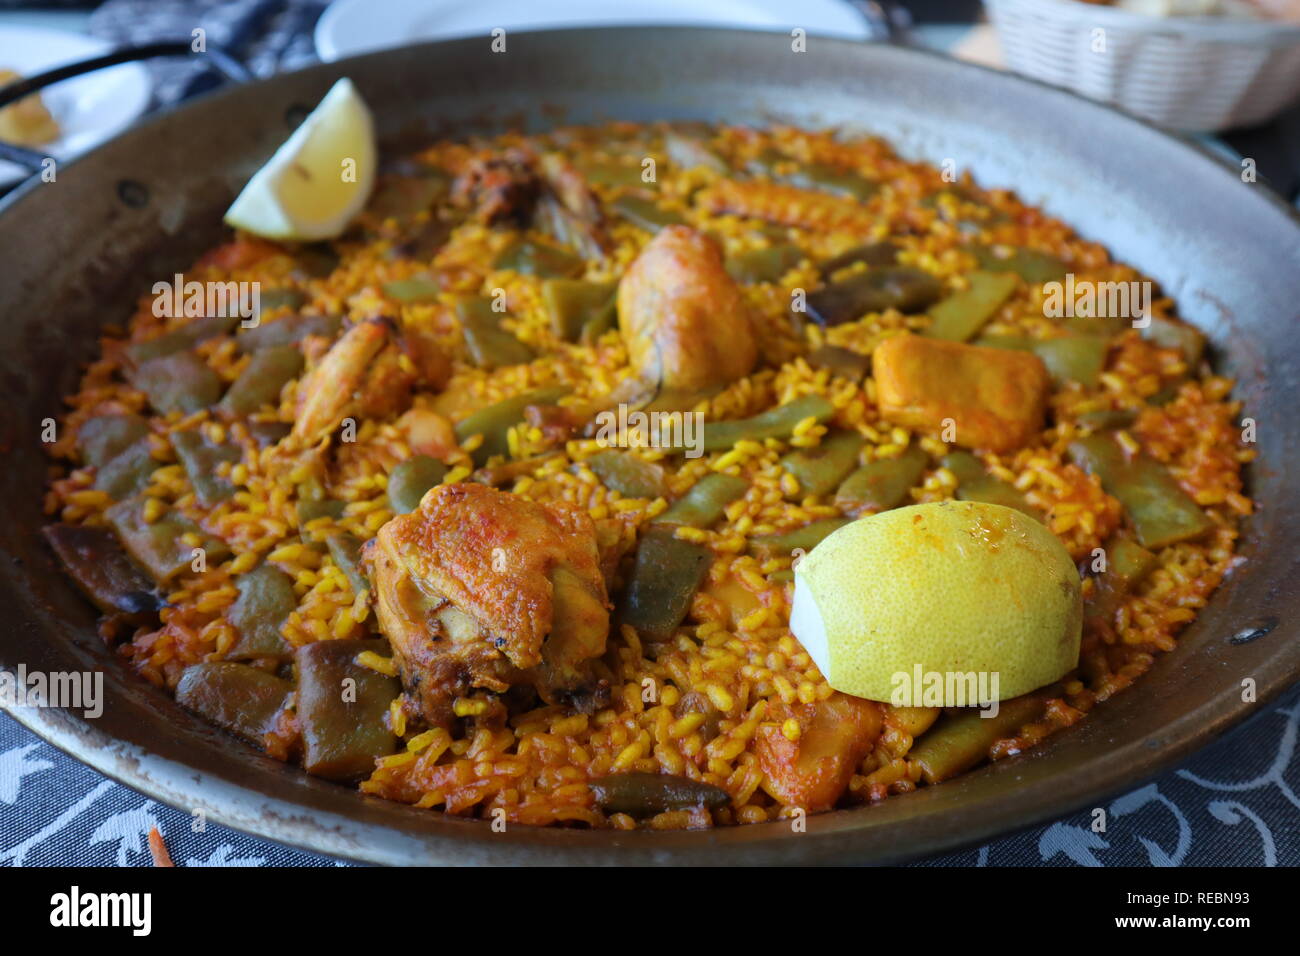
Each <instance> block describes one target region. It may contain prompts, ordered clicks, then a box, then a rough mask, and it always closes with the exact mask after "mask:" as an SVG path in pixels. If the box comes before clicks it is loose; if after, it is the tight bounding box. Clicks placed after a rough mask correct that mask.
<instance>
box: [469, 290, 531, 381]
mask: <svg viewBox="0 0 1300 956" xmlns="http://www.w3.org/2000/svg"><path fill="white" fill-rule="evenodd" d="M503 314H504V313H501V312H496V311H494V310H493V308H492V300H490V299H485V298H482V297H481V296H462V297H461V298H459V299H457V301H456V315H457V317H458V318H459V319H460V324H461V330H462V331H463V332H464V334H465V346H466V348H468V349H469V354H470V358H472V359H473V361H474V364H475V365H476V366H478V367H479V368H486V369H491V368H499V367H501V366H503V365H524V364H526V363H528V362H531V361H532V360H533V359H535V358H537V354H536V353H535V352H534V351H533V350H532V349H530V348H529V347H528V346H527V345H524V343H523V342H520V341H519V340H518V339H517V338H515V337H514V336H513V335H511V334H510V333H509V332H507V331H505V330H504V329H502V328H501V317H502V315H503Z"/></svg>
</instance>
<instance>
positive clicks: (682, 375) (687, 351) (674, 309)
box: [618, 226, 758, 391]
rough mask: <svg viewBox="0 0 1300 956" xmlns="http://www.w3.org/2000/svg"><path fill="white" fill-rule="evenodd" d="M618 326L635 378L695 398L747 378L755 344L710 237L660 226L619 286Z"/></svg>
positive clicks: (735, 289)
mask: <svg viewBox="0 0 1300 956" xmlns="http://www.w3.org/2000/svg"><path fill="white" fill-rule="evenodd" d="M618 324H619V329H620V331H621V332H622V334H623V339H624V341H625V342H626V343H627V350H628V355H629V357H630V358H631V360H632V364H633V366H634V367H635V368H636V369H637V372H638V375H639V376H640V377H641V378H643V379H645V380H646V381H648V382H651V383H653V384H657V385H659V386H660V387H661V388H664V389H673V390H682V391H698V390H704V389H707V388H709V387H711V386H716V385H724V384H726V383H728V382H732V381H734V380H736V379H738V378H740V377H742V376H744V375H748V374H749V372H750V371H751V370H752V369H753V368H754V364H755V362H757V361H758V344H757V342H756V340H755V337H754V330H753V327H752V324H751V320H750V317H749V312H748V309H747V308H746V305H745V300H744V297H743V295H742V294H741V291H740V287H739V286H738V285H736V283H735V280H733V279H732V278H731V276H729V275H727V270H726V269H725V268H724V266H723V262H722V254H721V253H720V252H719V250H718V247H717V245H716V244H715V243H714V242H713V240H711V239H710V238H709V237H707V236H705V235H704V234H702V233H700V232H697V231H696V230H694V229H691V228H690V227H688V226H666V227H664V228H663V229H661V230H660V231H659V234H658V235H657V236H655V238H654V240H653V241H651V242H650V244H649V245H647V246H646V247H645V249H643V250H642V251H641V254H640V255H639V256H638V257H637V258H636V261H635V262H633V263H632V265H631V267H630V268H629V269H628V270H627V273H626V274H625V275H624V276H623V279H622V281H621V282H620V283H619V286H618Z"/></svg>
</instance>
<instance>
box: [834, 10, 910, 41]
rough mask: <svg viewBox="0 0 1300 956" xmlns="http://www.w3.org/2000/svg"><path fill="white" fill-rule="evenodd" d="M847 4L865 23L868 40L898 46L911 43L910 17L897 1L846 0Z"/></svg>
mask: <svg viewBox="0 0 1300 956" xmlns="http://www.w3.org/2000/svg"><path fill="white" fill-rule="evenodd" d="M848 3H849V6H851V7H852V8H853V9H854V10H856V11H858V14H859V16H861V17H862V19H863V20H865V21H867V29H868V31H869V32H870V39H872V40H877V41H884V42H885V43H895V44H898V45H899V46H907V45H908V44H910V43H911V42H912V38H911V35H910V31H911V26H912V15H911V13H909V12H908V9H907V8H906V7H905V6H903V5H902V4H901V3H899V2H897V0H848Z"/></svg>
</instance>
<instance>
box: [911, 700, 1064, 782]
mask: <svg viewBox="0 0 1300 956" xmlns="http://www.w3.org/2000/svg"><path fill="white" fill-rule="evenodd" d="M1045 705H1046V697H1045V696H1043V695H1042V692H1039V693H1038V694H1034V695H1032V696H1028V697H1017V698H1015V699H1013V700H1004V701H1002V702H1001V703H1000V704H999V705H998V713H997V716H996V717H981V716H980V714H979V712H977V711H975V712H967V713H963V714H960V715H958V716H956V717H946V718H944V719H943V721H941V722H940V723H939V724H937V725H935V726H934V727H933V728H932V729H931V730H929V731H928V732H927V733H926V734H925V735H924V736H922V737H921V739H920V740H918V741H917V742H916V744H915V746H913V747H912V752H911V754H910V755H909V756H908V759H909V760H910V761H911V762H912V763H913V764H915V765H916V766H918V767H920V768H921V776H922V778H923V779H924V780H925V782H926V783H932V784H933V783H939V782H940V781H943V780H947V779H948V778H950V777H955V776H956V775H957V774H959V773H961V772H962V771H964V770H969V769H970V768H971V767H974V766H975V765H976V764H979V763H981V762H982V761H984V760H986V759H988V756H989V748H990V747H992V746H993V745H994V744H995V743H997V742H998V741H999V740H1003V739H1005V738H1007V737H1010V736H1013V735H1014V734H1015V733H1016V732H1017V731H1019V730H1020V728H1021V727H1023V726H1025V724H1029V723H1032V722H1034V721H1035V720H1037V719H1038V718H1039V717H1041V716H1042V714H1043V709H1044V707H1045Z"/></svg>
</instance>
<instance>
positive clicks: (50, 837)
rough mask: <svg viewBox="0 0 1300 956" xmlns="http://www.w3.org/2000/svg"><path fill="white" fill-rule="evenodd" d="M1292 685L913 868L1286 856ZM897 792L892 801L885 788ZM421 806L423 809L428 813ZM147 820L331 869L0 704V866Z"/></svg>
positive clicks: (188, 852)
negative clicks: (53, 738)
mask: <svg viewBox="0 0 1300 956" xmlns="http://www.w3.org/2000/svg"><path fill="white" fill-rule="evenodd" d="M1298 729H1300V687H1297V688H1293V689H1292V690H1290V691H1289V692H1288V693H1286V694H1285V695H1283V697H1282V699H1281V700H1280V701H1278V702H1277V703H1275V704H1274V705H1273V706H1271V707H1268V708H1266V709H1263V710H1262V711H1261V713H1260V714H1259V715H1257V716H1256V717H1254V718H1253V719H1251V720H1250V721H1248V722H1247V723H1246V724H1244V725H1243V726H1241V727H1239V728H1237V729H1236V730H1235V731H1233V732H1232V733H1230V734H1229V735H1227V736H1226V737H1224V738H1223V739H1221V740H1219V741H1217V742H1216V743H1214V744H1212V745H1211V746H1209V747H1207V748H1205V749H1204V750H1203V751H1201V752H1200V753H1198V754H1197V755H1196V756H1194V757H1193V758H1192V759H1191V760H1189V761H1187V762H1186V763H1185V764H1184V765H1183V766H1182V767H1180V768H1179V769H1178V770H1176V771H1174V772H1172V773H1168V774H1165V775H1164V776H1162V777H1160V778H1158V779H1157V780H1155V781H1154V782H1153V783H1150V784H1147V785H1146V786H1143V787H1139V788H1138V789H1136V790H1134V791H1132V792H1131V793H1126V794H1123V795H1122V796H1119V797H1116V798H1115V799H1114V800H1110V801H1108V802H1106V803H1104V804H1102V809H1104V810H1105V811H1106V829H1105V832H1104V833H1098V832H1095V831H1094V829H1093V821H1094V815H1093V813H1092V809H1093V808H1086V809H1085V810H1083V811H1080V812H1078V813H1072V814H1069V815H1067V816H1065V817H1062V818H1061V819H1060V820H1057V821H1056V822H1054V823H1052V824H1050V825H1048V826H1041V827H1036V828H1034V829H1031V830H1028V831H1026V832H1024V833H1020V834H1016V835H1014V836H1009V837H1006V838H1004V839H1000V840H995V841H993V842H992V843H989V844H986V845H984V846H980V847H977V848H974V849H971V850H967V851H963V852H960V853H951V854H947V855H944V856H938V857H933V858H931V859H928V860H923V861H919V863H918V865H921V866H954V865H956V866H1204V865H1217V866H1296V865H1300V796H1298V795H1297V794H1300V759H1297V755H1296V736H1297V730H1298ZM896 799H905V798H896ZM431 812H432V811H431ZM152 827H157V828H158V829H159V831H160V832H161V833H162V835H163V838H164V840H165V841H166V843H167V846H168V848H169V850H170V852H171V856H172V859H173V860H174V861H175V863H176V864H177V865H178V866H332V865H343V864H341V863H340V862H339V861H336V860H332V859H329V858H327V857H323V856H318V855H316V854H312V853H303V852H301V851H298V850H293V849H288V848H286V847H283V846H280V845H279V844H276V843H271V842H270V841H267V840H261V839H257V838H254V837H250V836H246V835H245V834H242V833H237V832H235V831H233V830H229V829H227V828H225V827H221V826H217V825H216V824H212V823H208V824H206V825H205V826H203V829H202V832H195V829H196V824H195V822H194V820H193V819H192V817H191V816H190V815H189V814H187V813H182V812H181V811H179V810H173V809H171V808H170V807H166V806H162V805H160V804H158V803H155V802H154V801H152V800H149V799H147V798H145V797H142V796H140V795H139V794H137V793H135V792H134V791H132V790H129V789H127V788H125V787H121V786H118V785H117V784H115V783H112V782H111V781H109V780H106V779H105V778H104V777H102V776H100V775H99V774H98V773H96V772H95V771H93V770H91V769H89V768H88V767H86V766H84V765H82V764H80V763H78V762H77V761H75V760H73V759H72V758H71V757H68V756H66V755H65V754H63V753H62V752H60V751H58V750H56V749H54V748H53V747H51V746H49V745H48V744H46V743H44V742H43V741H41V740H40V739H39V738H37V737H35V736H34V735H33V734H31V733H30V732H29V731H28V730H27V729H26V728H25V727H23V726H21V725H20V724H18V723H17V722H16V721H14V720H13V719H12V718H10V717H8V716H6V715H0V865H2V866H49V865H56V864H57V865H94V866H148V865H150V864H151V862H152V858H151V857H150V854H149V849H148V844H147V839H148V834H149V830H150V829H151V828H152Z"/></svg>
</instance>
